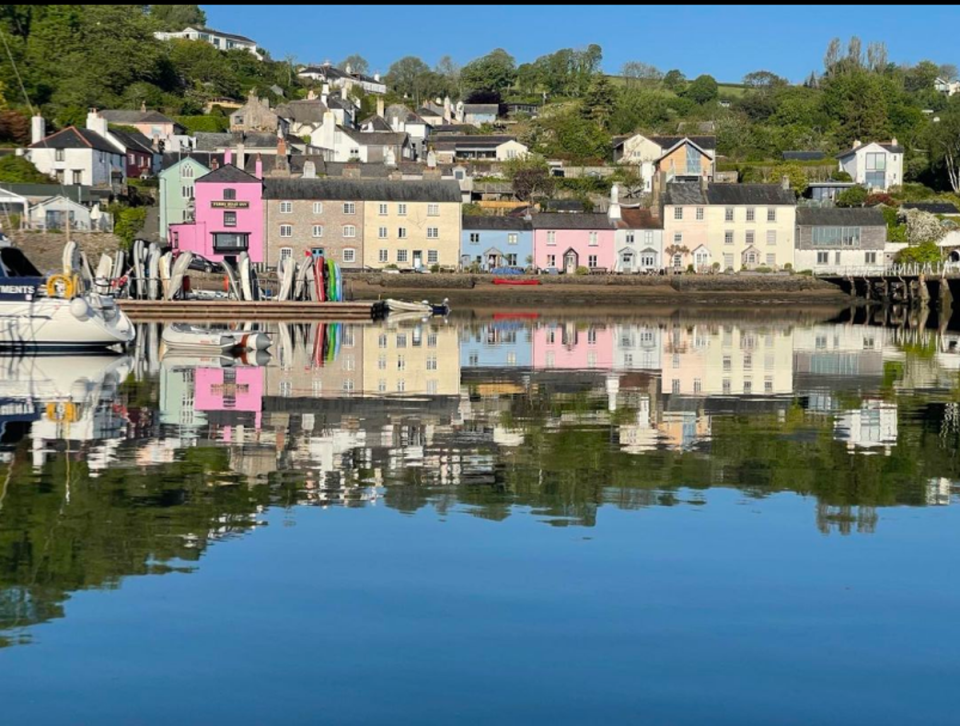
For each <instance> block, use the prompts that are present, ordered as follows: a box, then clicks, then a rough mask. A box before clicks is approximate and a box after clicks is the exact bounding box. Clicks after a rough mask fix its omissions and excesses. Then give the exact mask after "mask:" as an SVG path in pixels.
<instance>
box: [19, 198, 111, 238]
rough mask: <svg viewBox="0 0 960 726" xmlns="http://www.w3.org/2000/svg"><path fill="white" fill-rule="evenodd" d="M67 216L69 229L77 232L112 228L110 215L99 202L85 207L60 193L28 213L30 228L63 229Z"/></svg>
mask: <svg viewBox="0 0 960 726" xmlns="http://www.w3.org/2000/svg"><path fill="white" fill-rule="evenodd" d="M68 218H69V220H70V229H71V230H74V231H78V232H109V231H111V230H112V229H113V218H112V216H111V215H109V214H107V213H106V212H102V211H101V210H100V205H99V204H94V205H93V206H92V207H85V206H84V205H82V204H78V203H77V202H75V201H73V200H72V199H68V198H67V197H65V196H62V195H58V196H56V197H51V198H50V199H47V200H45V201H43V202H40V203H39V204H36V205H34V206H33V207H32V208H31V209H30V214H29V220H30V227H31V228H32V229H42V230H49V229H60V230H65V229H66V228H67V219H68Z"/></svg>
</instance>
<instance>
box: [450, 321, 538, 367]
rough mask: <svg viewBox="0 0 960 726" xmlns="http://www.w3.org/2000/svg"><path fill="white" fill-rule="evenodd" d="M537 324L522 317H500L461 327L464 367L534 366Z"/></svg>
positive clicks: (461, 348)
mask: <svg viewBox="0 0 960 726" xmlns="http://www.w3.org/2000/svg"><path fill="white" fill-rule="evenodd" d="M532 361H533V328H531V327H530V326H529V325H528V324H526V323H525V322H524V321H520V320H496V321H494V322H491V323H486V324H484V325H479V326H477V327H474V328H464V329H463V330H461V331H460V368H461V369H464V368H530V366H531V364H532Z"/></svg>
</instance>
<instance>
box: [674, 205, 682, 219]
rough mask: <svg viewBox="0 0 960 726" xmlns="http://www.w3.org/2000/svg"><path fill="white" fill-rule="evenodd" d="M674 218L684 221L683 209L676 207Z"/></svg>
mask: <svg viewBox="0 0 960 726" xmlns="http://www.w3.org/2000/svg"><path fill="white" fill-rule="evenodd" d="M673 218H674V219H683V207H674V208H673Z"/></svg>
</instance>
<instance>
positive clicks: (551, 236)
mask: <svg viewBox="0 0 960 726" xmlns="http://www.w3.org/2000/svg"><path fill="white" fill-rule="evenodd" d="M556 243H557V233H556V232H547V244H548V245H555V244H556Z"/></svg>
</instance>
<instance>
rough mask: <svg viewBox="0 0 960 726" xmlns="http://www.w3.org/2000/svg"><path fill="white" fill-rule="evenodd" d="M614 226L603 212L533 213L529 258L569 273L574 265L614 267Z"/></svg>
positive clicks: (572, 271)
mask: <svg viewBox="0 0 960 726" xmlns="http://www.w3.org/2000/svg"><path fill="white" fill-rule="evenodd" d="M614 235H615V231H614V226H613V225H612V224H611V223H610V220H609V219H608V218H607V215H606V214H587V213H570V214H555V213H547V214H537V215H534V217H533V261H534V264H535V265H536V266H537V267H539V268H541V269H543V268H546V267H556V268H557V269H558V270H561V271H563V272H565V273H568V274H573V273H574V272H576V271H577V268H578V267H589V268H592V269H595V268H598V267H599V268H605V269H607V270H613V269H614V268H615V267H616V252H615V249H614V248H615V240H614Z"/></svg>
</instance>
